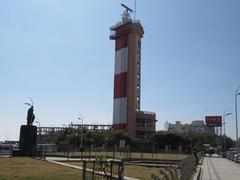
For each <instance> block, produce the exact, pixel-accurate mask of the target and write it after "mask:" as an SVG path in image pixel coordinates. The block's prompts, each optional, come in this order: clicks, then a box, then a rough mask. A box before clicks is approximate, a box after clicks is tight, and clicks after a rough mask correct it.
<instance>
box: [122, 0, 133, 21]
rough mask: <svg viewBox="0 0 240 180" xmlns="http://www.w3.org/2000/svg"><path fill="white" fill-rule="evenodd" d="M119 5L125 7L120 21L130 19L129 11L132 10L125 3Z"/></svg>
mask: <svg viewBox="0 0 240 180" xmlns="http://www.w3.org/2000/svg"><path fill="white" fill-rule="evenodd" d="M121 6H122V7H124V8H125V11H124V12H123V14H122V22H128V21H129V20H131V17H130V14H129V12H130V13H132V12H133V10H132V9H130V8H129V7H127V6H126V5H125V4H121Z"/></svg>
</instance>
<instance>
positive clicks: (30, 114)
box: [27, 106, 35, 125]
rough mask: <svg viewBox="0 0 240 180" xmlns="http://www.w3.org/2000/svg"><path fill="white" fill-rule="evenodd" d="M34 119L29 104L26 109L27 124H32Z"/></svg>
mask: <svg viewBox="0 0 240 180" xmlns="http://www.w3.org/2000/svg"><path fill="white" fill-rule="evenodd" d="M34 119H35V115H34V114H33V106H31V107H30V108H29V109H28V113H27V125H32V124H33V121H34Z"/></svg>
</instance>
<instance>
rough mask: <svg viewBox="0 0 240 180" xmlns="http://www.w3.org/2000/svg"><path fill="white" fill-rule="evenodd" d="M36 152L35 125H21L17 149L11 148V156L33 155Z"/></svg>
mask: <svg viewBox="0 0 240 180" xmlns="http://www.w3.org/2000/svg"><path fill="white" fill-rule="evenodd" d="M37 153H38V152H37V127H36V126H32V125H22V126H21V129H20V138H19V149H18V150H13V156H35V155H36V154H37Z"/></svg>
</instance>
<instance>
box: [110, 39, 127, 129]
mask: <svg viewBox="0 0 240 180" xmlns="http://www.w3.org/2000/svg"><path fill="white" fill-rule="evenodd" d="M127 46H128V36H127V35H122V36H120V37H118V38H117V39H116V41H115V73H114V74H115V75H114V103H113V104H114V105H113V106H114V107H113V129H126V123H127V67H128V66H127V64H128V53H127V51H128V48H127Z"/></svg>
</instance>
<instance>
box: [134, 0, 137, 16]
mask: <svg viewBox="0 0 240 180" xmlns="http://www.w3.org/2000/svg"><path fill="white" fill-rule="evenodd" d="M136 11H137V0H135V3H134V20H135V19H136V13H137V12H136Z"/></svg>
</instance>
